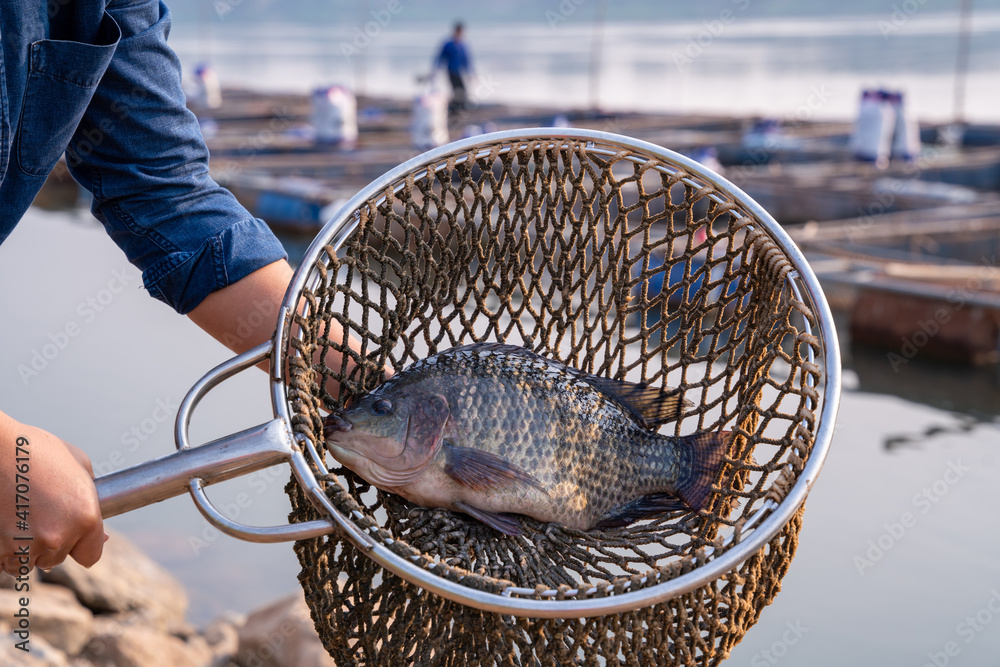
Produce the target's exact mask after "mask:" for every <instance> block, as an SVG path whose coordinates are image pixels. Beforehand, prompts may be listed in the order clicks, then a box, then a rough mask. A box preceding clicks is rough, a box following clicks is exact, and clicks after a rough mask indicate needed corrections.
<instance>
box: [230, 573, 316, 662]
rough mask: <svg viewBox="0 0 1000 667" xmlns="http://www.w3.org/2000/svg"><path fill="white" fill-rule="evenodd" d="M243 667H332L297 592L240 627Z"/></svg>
mask: <svg viewBox="0 0 1000 667" xmlns="http://www.w3.org/2000/svg"><path fill="white" fill-rule="evenodd" d="M239 639H240V647H239V651H238V652H237V654H236V662H238V663H239V664H241V665H243V666H244V667H333V666H334V662H333V658H331V657H330V654H329V653H327V652H326V649H324V648H323V644H322V643H321V642H320V639H319V635H317V634H316V629H315V627H314V626H313V622H312V619H311V618H310V617H309V608H308V607H307V606H306V602H305V598H304V597H303V595H302V592H301V591H299V592H297V593H294V594H292V595H290V596H288V597H286V598H282V599H280V600H278V601H277V602H274V603H273V604H270V605H268V606H267V607H264V608H262V609H258V610H257V611H255V612H253V613H251V614H250V615H249V616H248V617H247V620H246V623H244V624H243V626H242V627H240V628H239Z"/></svg>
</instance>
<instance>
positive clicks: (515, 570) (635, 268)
mask: <svg viewBox="0 0 1000 667" xmlns="http://www.w3.org/2000/svg"><path fill="white" fill-rule="evenodd" d="M288 294H289V296H288V297H287V298H286V317H285V318H284V319H283V320H282V321H281V322H279V328H278V334H277V338H276V346H275V353H274V355H275V356H274V359H275V361H278V362H280V361H281V360H284V362H285V369H284V370H283V373H284V374H285V375H284V377H281V373H279V374H278V376H279V377H276V378H274V380H273V382H272V386H273V391H274V402H275V411H276V413H277V414H278V416H280V417H283V418H284V419H286V420H287V422H288V423H289V424H290V425H291V429H292V431H293V433H294V437H295V439H296V441H297V442H298V444H299V446H300V447H301V449H302V451H303V452H305V454H306V456H305V458H304V460H305V461H306V462H307V464H308V466H309V471H308V473H307V474H311V476H312V477H314V478H315V480H316V483H315V484H301V483H298V482H292V483H290V484H289V486H288V488H287V490H288V492H289V496H290V498H291V501H292V505H293V510H292V514H291V517H290V519H291V522H292V523H293V524H300V523H304V524H306V525H312V524H314V523H315V522H317V521H323V520H327V521H328V520H329V518H330V517H331V516H332V517H333V519H334V521H335V522H336V523H337V524H338V525H339V526H340V530H338V531H337V532H334V533H331V534H326V535H320V536H317V537H311V538H309V539H303V540H300V541H298V542H296V544H295V551H296V554H297V555H298V558H299V560H300V562H301V565H302V572H301V574H300V580H301V583H302V586H303V588H304V589H305V596H306V601H307V603H308V605H309V607H310V609H311V612H312V617H313V620H314V621H315V624H316V627H317V629H318V631H319V634H320V637H321V638H322V640H323V643H324V645H325V646H326V648H327V650H328V651H329V652H330V653H331V655H332V656H333V657H334V659H335V660H336V661H337V664H343V665H349V664H358V665H403V664H412V665H471V664H479V665H538V664H541V665H568V664H587V665H590V664H622V665H626V664H627V665H637V664H643V665H651V664H656V665H711V664H717V663H718V662H720V661H721V660H722V659H724V658H725V657H726V656H727V655H728V653H729V650H730V649H731V648H732V647H733V646H734V645H735V644H736V643H737V642H739V641H740V639H742V637H743V636H744V634H745V633H746V632H747V630H748V629H749V628H750V627H751V626H752V625H753V624H754V623H755V622H756V621H757V619H758V617H759V615H760V613H761V611H762V609H763V608H764V607H765V606H766V605H767V604H769V603H770V602H771V600H772V599H773V598H774V596H775V594H776V593H777V591H778V590H779V588H780V581H781V578H782V577H783V576H784V574H785V572H786V570H787V568H788V566H789V563H790V561H791V559H792V557H793V555H794V553H795V549H796V544H797V537H798V533H799V529H800V526H801V523H802V511H803V502H804V500H805V498H806V494H807V492H808V490H809V488H810V486H811V484H812V483H813V481H814V480H815V479H816V476H817V474H818V473H819V470H820V468H821V466H822V464H823V460H824V458H825V456H826V453H827V449H828V447H829V445H830V440H831V437H832V429H833V423H834V417H835V414H836V409H837V404H838V398H839V387H840V363H839V357H838V347H837V339H836V334H835V331H834V328H833V324H832V317H831V315H830V312H829V309H828V307H827V305H826V302H825V300H824V298H823V296H822V293H821V291H820V288H819V286H818V283H817V281H816V279H815V276H814V275H813V274H812V272H811V271H810V269H809V267H808V266H807V264H806V262H805V260H804V258H803V257H802V255H801V254H800V253H799V251H798V249H797V248H796V247H795V246H794V244H793V243H792V242H791V241H790V240H789V239H788V237H787V236H786V235H785V233H784V232H783V231H782V230H781V228H780V227H779V226H778V225H777V224H776V223H775V221H774V220H773V219H772V218H771V217H770V216H769V215H768V214H767V213H766V212H765V211H763V210H762V209H761V208H760V207H759V206H757V205H756V204H755V203H754V202H753V201H752V200H750V199H749V198H748V197H747V196H746V195H745V194H743V193H742V192H741V191H739V190H738V189H737V188H735V187H734V186H732V185H731V184H729V183H728V182H726V181H725V180H723V179H722V178H721V177H719V176H718V175H716V174H714V173H712V172H710V171H708V170H706V169H705V168H703V167H701V166H700V165H698V164H697V163H695V162H693V161H691V160H688V159H686V158H684V157H682V156H680V155H677V154H675V153H672V152H670V151H668V150H664V149H662V148H659V147H657V146H653V145H651V144H647V143H644V142H639V141H635V140H631V139H628V138H626V137H621V136H617V135H612V134H607V133H600V132H592V131H585V130H567V129H558V130H553V129H540V130H526V131H510V132H501V133H495V134H489V135H484V136H480V137H475V138H472V139H468V140H464V141H460V142H456V143H453V144H449V145H446V146H443V147H440V148H437V149H434V150H432V151H430V152H428V153H426V154H424V155H422V156H419V157H417V158H414V159H413V160H410V161H409V162H406V163H405V164H402V165H400V166H399V167H398V168H396V169H395V170H393V171H391V172H389V173H388V174H386V175H385V176H384V177H382V178H381V179H379V180H378V181H376V182H374V183H372V184H371V185H370V186H369V187H367V188H366V189H364V190H363V191H361V192H360V193H359V194H358V195H357V196H355V197H354V198H353V199H352V200H351V201H350V202H348V203H347V204H346V205H345V206H344V208H343V209H341V211H340V212H339V213H338V214H337V215H336V216H335V217H334V219H333V220H331V221H330V222H329V223H328V224H327V225H326V227H325V228H324V230H323V231H322V232H321V233H320V235H319V236H318V237H317V238H316V240H315V241H314V243H313V245H312V246H311V247H310V249H309V251H308V252H307V253H306V256H305V260H304V261H303V263H302V264H301V265H300V266H299V268H298V271H297V273H296V278H295V280H294V281H293V284H292V286H291V287H290V288H289V293H288ZM341 330H343V332H344V333H343V334H341V333H340V331H341ZM348 335H350V336H353V337H354V338H355V339H357V341H359V342H360V346H359V347H354V348H352V347H350V346H349V345H348V343H347V336H348ZM483 341H496V342H504V343H512V344H517V345H521V346H524V347H526V348H529V349H531V350H533V351H535V352H537V353H539V354H542V355H544V356H547V357H550V358H553V359H558V360H559V361H562V362H564V363H566V364H568V365H570V366H573V367H575V368H578V369H581V370H583V371H586V372H588V373H593V374H596V375H602V376H607V377H610V378H615V379H621V380H628V381H632V382H644V383H649V384H653V385H664V386H671V387H677V388H680V389H681V390H682V391H683V394H684V397H685V398H686V399H687V400H688V401H690V403H691V407H689V408H688V409H686V410H685V411H684V413H683V415H682V416H681V418H680V419H678V420H677V421H676V422H672V423H670V424H668V425H664V426H662V427H660V432H661V433H663V434H666V435H687V434H691V433H694V432H697V431H722V430H726V431H732V433H733V438H732V442H731V445H730V447H729V451H728V453H727V456H726V458H725V463H724V465H723V467H722V470H721V472H720V474H719V477H718V478H717V479H716V481H715V484H714V486H713V492H714V493H713V496H712V500H711V502H710V504H709V506H708V508H707V509H704V510H701V511H698V512H690V513H687V514H678V513H674V514H667V515H664V516H661V517H657V518H656V519H653V520H644V521H641V522H638V523H635V524H632V525H630V526H627V527H623V528H615V529H608V530H594V531H580V530H571V529H568V528H565V527H563V526H561V525H558V524H544V523H539V522H537V521H534V520H532V519H528V518H524V519H522V527H523V533H522V534H521V535H518V536H508V535H503V534H500V533H499V532H497V531H495V530H493V529H492V528H489V527H487V526H485V525H484V524H481V523H479V522H478V521H476V520H475V519H472V518H470V517H468V516H466V515H463V514H458V513H453V512H449V511H446V510H440V509H426V508H421V507H417V506H415V505H412V504H410V503H408V502H407V501H405V500H404V499H402V498H400V497H399V496H396V495H394V494H391V493H386V492H383V491H380V490H378V489H375V488H373V487H372V486H370V485H369V484H368V483H366V482H365V481H364V480H362V479H361V478H360V477H357V476H356V475H354V474H353V473H352V472H351V471H350V470H348V469H346V468H343V467H341V466H340V465H339V464H338V463H337V462H336V461H334V460H333V458H332V456H331V455H330V454H329V453H328V452H327V451H326V449H325V447H324V438H323V418H324V416H325V415H326V414H328V413H330V412H332V411H335V410H338V409H340V408H342V407H344V405H345V404H346V403H347V402H348V401H350V400H351V399H352V398H353V397H357V396H359V395H361V394H363V393H365V392H367V391H370V390H371V389H373V388H374V387H376V386H377V385H378V384H379V383H380V382H381V381H382V379H383V369H384V368H385V367H386V366H387V365H388V366H391V367H392V368H394V369H397V370H399V369H402V368H404V367H406V366H407V365H408V364H410V363H412V362H414V361H417V360H419V359H422V358H424V357H426V356H428V355H430V354H434V353H436V352H439V351H443V350H445V349H447V348H450V347H452V346H455V345H462V344H468V343H474V342H483ZM330 351H337V352H340V353H341V354H342V356H343V358H344V360H345V361H344V363H342V364H339V365H337V367H329V366H327V365H326V364H325V363H323V362H322V361H320V360H322V359H326V358H334V357H333V356H332V355H331V356H330V357H327V353H329V352H330ZM329 387H339V389H334V390H333V392H332V393H331V391H330V390H329ZM297 474H298V473H297ZM299 478H300V479H301V478H302V475H301V474H299ZM308 522H312V524H310V523H308Z"/></svg>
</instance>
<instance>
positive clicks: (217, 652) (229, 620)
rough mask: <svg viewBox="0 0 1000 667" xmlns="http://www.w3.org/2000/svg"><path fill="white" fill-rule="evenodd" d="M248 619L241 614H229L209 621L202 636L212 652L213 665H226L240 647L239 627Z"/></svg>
mask: <svg viewBox="0 0 1000 667" xmlns="http://www.w3.org/2000/svg"><path fill="white" fill-rule="evenodd" d="M245 621H246V619H245V618H243V617H242V616H240V615H239V614H235V613H234V614H227V615H225V616H223V617H221V618H217V619H216V620H214V621H212V622H211V623H209V624H208V625H207V626H206V627H205V629H204V630H202V632H201V636H202V638H203V640H204V641H205V643H206V644H207V645H208V649H209V651H210V652H211V654H212V664H213V665H216V664H218V665H225V664H227V661H228V659H230V658H232V657H234V656H235V655H236V653H237V651H239V648H240V632H239V628H240V626H242V625H243V624H244V622H245Z"/></svg>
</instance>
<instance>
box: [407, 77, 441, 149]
mask: <svg viewBox="0 0 1000 667" xmlns="http://www.w3.org/2000/svg"><path fill="white" fill-rule="evenodd" d="M410 135H411V137H412V138H413V145H414V146H415V147H416V148H419V149H420V150H427V149H428V148H434V147H435V146H441V145H443V144H446V143H448V97H447V96H446V95H445V94H444V93H442V92H439V91H435V90H432V91H428V92H426V93H422V94H420V95H418V96H417V98H416V99H415V100H413V116H412V118H411V125H410Z"/></svg>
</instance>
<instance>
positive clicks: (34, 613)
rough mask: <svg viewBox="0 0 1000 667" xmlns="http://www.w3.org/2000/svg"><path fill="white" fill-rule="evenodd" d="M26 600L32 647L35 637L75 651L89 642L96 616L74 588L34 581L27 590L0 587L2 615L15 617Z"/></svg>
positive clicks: (0, 613) (9, 617) (68, 651)
mask: <svg viewBox="0 0 1000 667" xmlns="http://www.w3.org/2000/svg"><path fill="white" fill-rule="evenodd" d="M22 598H24V599H25V600H26V601H27V603H28V604H27V607H26V608H27V610H28V620H29V622H30V626H29V632H30V633H31V635H30V641H31V644H30V646H31V648H32V650H33V649H34V644H35V640H36V639H42V640H44V641H47V642H48V643H49V644H51V645H52V647H54V648H56V649H58V650H60V651H64V652H65V653H67V654H68V655H75V654H76V653H77V652H79V651H80V649H81V648H83V645H84V644H86V643H87V639H88V638H89V637H90V632H91V629H92V628H93V625H94V616H93V615H92V614H91V613H90V612H89V611H88V610H87V609H86V608H84V607H83V606H82V605H81V604H80V603H79V602H78V601H77V599H76V596H75V595H73V592H72V591H69V590H67V589H65V588H61V587H59V586H52V585H50V584H43V583H35V584H33V585H31V587H30V588H29V589H28V590H27V591H21V592H18V591H14V590H11V589H0V616H2V617H3V618H4V619H14V618H15V617H14V614H15V613H18V612H19V611H20V610H21V609H22V605H21V599H22Z"/></svg>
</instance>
